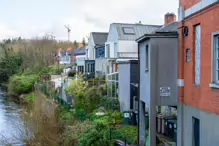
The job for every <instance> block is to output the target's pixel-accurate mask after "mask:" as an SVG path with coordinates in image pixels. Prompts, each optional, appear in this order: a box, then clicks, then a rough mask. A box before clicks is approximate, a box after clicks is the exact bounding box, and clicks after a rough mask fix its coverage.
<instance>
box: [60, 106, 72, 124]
mask: <svg viewBox="0 0 219 146" xmlns="http://www.w3.org/2000/svg"><path fill="white" fill-rule="evenodd" d="M75 116H76V111H75V109H70V110H67V109H66V108H65V107H59V119H60V120H61V121H68V120H73V119H74V118H75Z"/></svg>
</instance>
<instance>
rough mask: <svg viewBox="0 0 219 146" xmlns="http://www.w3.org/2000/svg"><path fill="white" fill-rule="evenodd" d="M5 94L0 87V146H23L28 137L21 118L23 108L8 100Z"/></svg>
mask: <svg viewBox="0 0 219 146" xmlns="http://www.w3.org/2000/svg"><path fill="white" fill-rule="evenodd" d="M4 92H5V90H3V89H2V88H1V87H0V146H4V145H12V146H22V145H23V141H24V139H25V137H26V130H25V126H24V123H23V122H22V120H21V117H20V115H21V109H22V107H21V106H20V105H19V104H18V103H15V102H14V101H13V100H12V99H8V98H7V99H6V98H5V97H4Z"/></svg>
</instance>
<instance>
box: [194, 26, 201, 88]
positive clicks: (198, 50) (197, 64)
mask: <svg viewBox="0 0 219 146" xmlns="http://www.w3.org/2000/svg"><path fill="white" fill-rule="evenodd" d="M200 64H201V27H200V25H196V26H195V84H196V85H200Z"/></svg>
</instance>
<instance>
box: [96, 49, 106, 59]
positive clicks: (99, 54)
mask: <svg viewBox="0 0 219 146" xmlns="http://www.w3.org/2000/svg"><path fill="white" fill-rule="evenodd" d="M104 57H105V47H101V48H96V58H104Z"/></svg>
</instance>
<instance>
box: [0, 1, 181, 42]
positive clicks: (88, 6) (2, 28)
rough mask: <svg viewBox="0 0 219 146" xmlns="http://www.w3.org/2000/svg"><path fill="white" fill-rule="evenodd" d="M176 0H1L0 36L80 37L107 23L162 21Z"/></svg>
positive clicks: (173, 9)
mask: <svg viewBox="0 0 219 146" xmlns="http://www.w3.org/2000/svg"><path fill="white" fill-rule="evenodd" d="M178 6H179V0H1V2H0V40H2V39H6V38H12V37H19V36H21V37H22V38H33V37H40V36H43V35H46V34H52V35H54V36H55V38H56V39H57V40H67V39H68V35H67V29H66V28H65V27H64V25H69V26H70V28H71V34H70V40H72V41H73V40H77V41H82V38H83V37H86V36H88V34H89V33H90V32H108V31H109V26H110V23H113V22H116V23H136V22H139V21H141V22H142V23H144V24H158V25H161V24H163V23H164V15H165V13H167V12H174V13H175V14H177V9H178Z"/></svg>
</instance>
